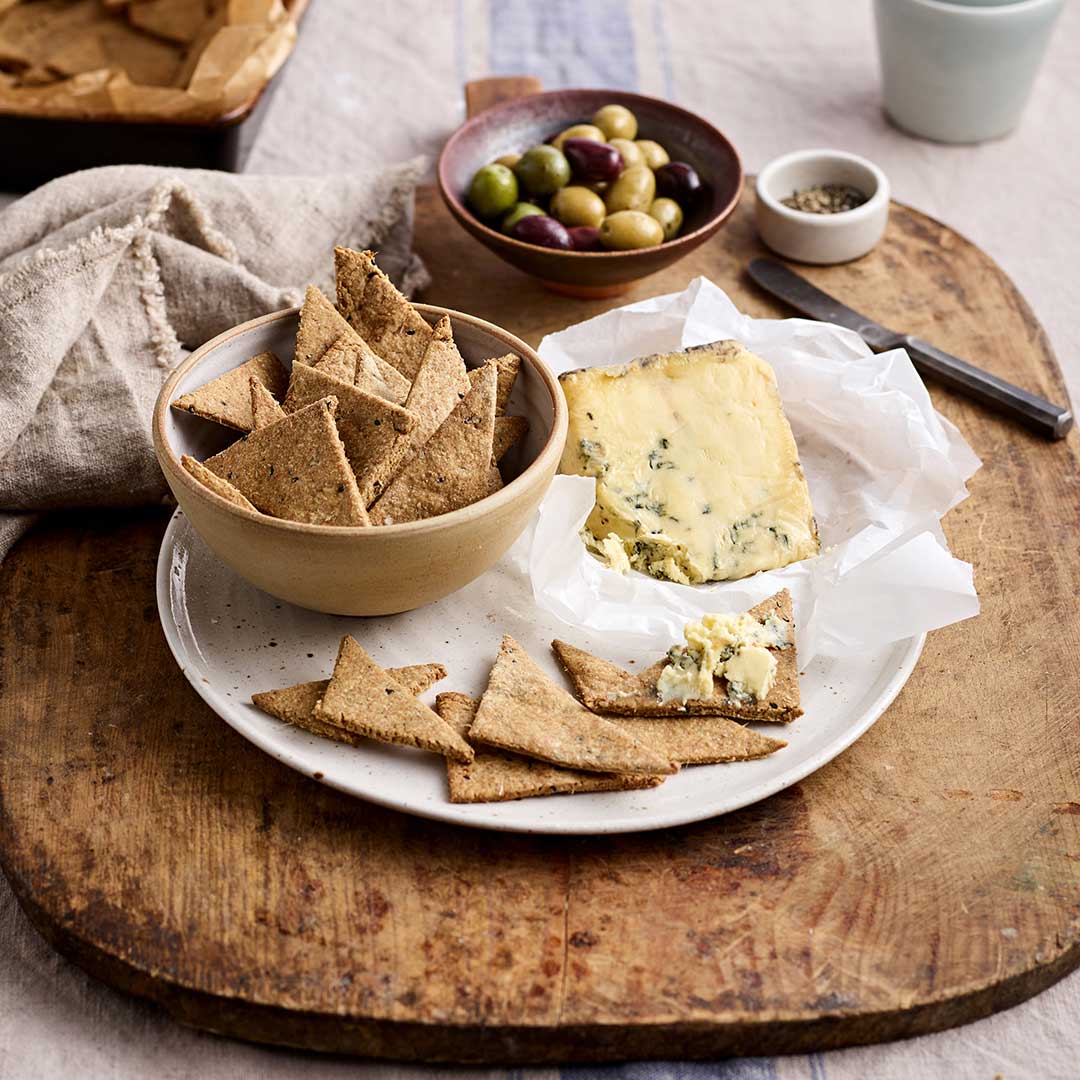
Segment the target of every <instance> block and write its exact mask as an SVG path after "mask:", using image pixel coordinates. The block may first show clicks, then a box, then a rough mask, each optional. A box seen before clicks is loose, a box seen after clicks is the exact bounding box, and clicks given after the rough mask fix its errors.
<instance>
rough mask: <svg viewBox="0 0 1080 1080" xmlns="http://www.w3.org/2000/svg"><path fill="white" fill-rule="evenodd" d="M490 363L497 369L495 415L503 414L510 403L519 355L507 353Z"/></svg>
mask: <svg viewBox="0 0 1080 1080" xmlns="http://www.w3.org/2000/svg"><path fill="white" fill-rule="evenodd" d="M492 363H494V364H495V366H496V367H497V368H498V370H499V387H498V390H496V392H495V415H496V416H503V415H504V414H505V413H506V408H507V406H508V405H509V404H510V394H511V393H512V391H513V389H514V380H515V379H516V378H517V374H518V371H519V370H520V369H521V357H520V356H518V355H517V353H507V354H506V355H505V356H497V357H496V358H495V359H494V360H493V361H492Z"/></svg>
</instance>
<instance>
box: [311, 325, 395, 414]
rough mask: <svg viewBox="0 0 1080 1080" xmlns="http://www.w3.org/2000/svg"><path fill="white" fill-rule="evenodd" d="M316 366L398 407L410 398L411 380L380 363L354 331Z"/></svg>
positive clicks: (338, 341)
mask: <svg viewBox="0 0 1080 1080" xmlns="http://www.w3.org/2000/svg"><path fill="white" fill-rule="evenodd" d="M313 366H314V367H315V369H316V370H317V371H321V372H323V373H325V374H327V375H333V376H334V378H336V379H341V380H342V381H343V382H348V383H352V384H353V385H354V386H356V387H359V389H361V390H366V391H367V392H368V393H369V394H377V395H378V396H379V397H383V398H386V400H387V401H392V402H393V403H394V404H395V405H403V404H404V403H405V399H406V398H407V397H408V396H409V386H410V385H411V384H410V383H409V380H408V379H406V378H405V376H404V375H402V374H401V372H400V371H398V370H397V369H396V368H392V367H391V366H390V365H389V364H387V363H386V362H385V361H383V360H380V359H379V357H377V356H376V355H375V353H373V352H372V351H371V347H370V346H369V345H368V343H367V342H366V341H364V339H363V338H362V337H360V335H359V334H356V333H353V332H352V330H351V329H350V331H349V336H345V335H344V334H343V335H342V336H341V337H339V338H338V339H337V341H335V342H334V344H333V345H331V346H330V348H329V349H327V350H326V352H324V353H323V355H322V357H321V358H320V359H319V360H316V361H315V363H314V365H313Z"/></svg>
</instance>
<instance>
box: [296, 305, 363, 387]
mask: <svg viewBox="0 0 1080 1080" xmlns="http://www.w3.org/2000/svg"><path fill="white" fill-rule="evenodd" d="M350 333H354V331H353V329H352V327H351V326H350V325H349V324H348V323H347V322H346V321H345V319H344V318H343V317H342V315H341V313H340V312H339V311H338V309H337V308H336V307H334V305H333V303H331V301H330V298H329V297H328V296H327V295H326V294H325V293H324V292H323V291H322V289H320V288H319V287H318V286H317V285H309V286H308V287H307V292H306V293H305V294H304V303H303V305H302V306H301V308H300V322H299V324H298V325H297V328H296V353H295V354H294V356H293V364H308V365H311V364H314V363H317V362H318V361H319V360H320V359H321V358H322V356H323V354H324V353H325V352H326V350H327V349H329V348H330V346H331V345H333V344H334V342H336V341H338V340H339V339H340V338H341V337H342V336H343V335H348V334H350ZM350 381H351V380H350Z"/></svg>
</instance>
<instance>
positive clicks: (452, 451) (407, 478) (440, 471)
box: [371, 363, 502, 525]
mask: <svg viewBox="0 0 1080 1080" xmlns="http://www.w3.org/2000/svg"><path fill="white" fill-rule="evenodd" d="M479 374H480V377H479V378H478V379H477V380H476V381H475V385H474V386H473V388H472V389H471V390H470V391H469V392H468V393H467V394H466V395H465V397H464V398H462V400H461V401H460V402H459V403H458V405H457V407H456V408H455V409H454V411H453V412H452V413H451V414H450V415H449V416H448V417H447V418H446V419H445V420H444V421H443V423H442V425H441V426H440V427H439V429H438V430H437V431H436V432H435V434H434V435H432V436H431V438H430V439H428V441H427V442H426V443H424V445H423V446H421V447H420V448H419V450H417V452H416V454H415V456H414V457H413V458H412V459H411V460H410V461H409V463H408V464H407V465H406V466H405V467H404V468H403V469H402V470H401V472H399V473H398V474H397V476H395V477H394V479H393V480H391V481H390V483H389V484H388V485H387V487H386V490H385V491H384V492H383V493H382V495H381V496H380V497H379V500H378V502H376V503H375V505H374V506H373V507H372V509H371V520H372V521H373V522H375V523H376V524H379V525H392V524H394V523H395V522H401V521H416V520H418V519H420V518H430V517H436V516H437V515H439V514H447V513H449V512H450V511H451V510H457V509H458V508H459V507H462V506H469V505H471V504H472V503H474V502H477V501H478V500H479V499H483V498H484V497H485V496H487V495H491V494H492V493H493V492H496V491H498V490H499V488H501V487H502V477H501V476H500V475H499V470H498V469H496V468H494V467H493V466H492V464H491V438H492V433H493V431H494V428H495V382H496V372H495V365H494V364H491V363H488V364H485V365H484V366H483V368H481V369H480V373H479Z"/></svg>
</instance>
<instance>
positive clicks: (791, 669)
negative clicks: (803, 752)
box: [552, 589, 802, 723]
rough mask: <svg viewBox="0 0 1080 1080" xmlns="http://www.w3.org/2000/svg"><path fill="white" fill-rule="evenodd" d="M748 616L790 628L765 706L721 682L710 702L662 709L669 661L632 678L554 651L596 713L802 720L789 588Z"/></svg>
mask: <svg viewBox="0 0 1080 1080" xmlns="http://www.w3.org/2000/svg"><path fill="white" fill-rule="evenodd" d="M747 614H748V615H750V616H752V617H753V618H755V619H758V620H764V619H765V618H767V617H768V616H769V615H776V616H777V617H778V618H780V619H782V620H783V621H784V622H786V623H787V624H788V626H789V628H790V629H789V640H790V642H791V644H790V645H789V646H788V647H787V648H784V649H773V650H770V651H771V652H772V653H773V655H774V656H775V657H776V676H775V678H774V680H773V685H772V688H771V689H770V690H769V693H768V695H767V696H766V697H765V698H763V699H762V700H761V701H753V702H745V701H739V700H732V699H729V697H728V694H727V686H726V683H725V681H724V680H723V679H717V680H715V688H714V692H713V697H712V698H709V699H705V700H690V701H688V702H686V704H685V705H680V704H679V703H678V702H667V703H666V704H664V703H662V702H661V701H660V700H659V696H658V694H657V689H656V682H657V679H658V678H659V677H660V673H661V672H662V671H663V670H664V668H665V667H666V666H667V663H668V661H667V659H666V658H665V659H663V660H659V661H657V662H656V663H655V664H653V665H652V666H651V667H649V668H646V669H645V670H644V671H642V672H640V673H639V674H634V673H633V672H629V671H626V670H624V669H623V668H621V667H619V666H618V665H617V664H612V663H610V662H609V661H607V660H601V659H600V658H599V657H596V656H593V655H592V654H590V653H587V652H585V650H584V649H578V648H575V647H574V646H573V645H568V644H567V643H566V642H564V641H553V642H552V648H553V649H554V650H555V655H556V656H557V657H558V658H559V662H560V663H561V664H562V666H563V668H564V669H565V671H566V673H567V675H569V676H570V681H571V682H572V683H573V684H574V689H575V691H576V692H577V694H578V696H579V697H580V698H581V700H582V701H583V702H585V704H586V705H587V706H588V707H589V708H590V709H593V710H594V711H595V712H598V713H603V714H607V715H617V716H639V717H646V716H654V717H655V716H730V717H734V718H736V719H740V720H768V721H774V720H775V721H778V722H782V723H787V722H789V721H791V720H794V719H795V718H796V717H799V716H801V715H802V707H801V705H800V703H799V702H800V698H799V665H798V660H797V658H796V653H795V636H794V632H795V621H794V615H793V613H792V608H791V594H790V593H789V592H788V591H787V589H782V590H781V591H780V592H778V593H776V594H775V595H773V596H770V597H769V598H768V599H767V600H763V601H762V602H761V603H760V604H757V605H756V606H755V607H752V608H750V610H749V611H748V612H747Z"/></svg>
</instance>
